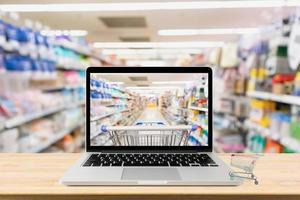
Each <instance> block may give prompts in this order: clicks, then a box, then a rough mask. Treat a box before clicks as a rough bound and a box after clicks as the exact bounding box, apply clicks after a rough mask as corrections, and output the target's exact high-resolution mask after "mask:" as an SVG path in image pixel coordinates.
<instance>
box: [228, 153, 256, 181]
mask: <svg viewBox="0 0 300 200" xmlns="http://www.w3.org/2000/svg"><path fill="white" fill-rule="evenodd" d="M258 158H259V156H258V155H255V154H254V155H252V154H251V155H247V154H232V155H231V162H230V164H231V166H232V167H236V168H238V169H241V170H243V171H231V172H230V173H229V175H230V176H232V177H239V178H243V179H250V180H253V181H254V183H255V185H257V184H258V180H257V177H256V176H255V175H254V173H253V169H254V166H255V163H256V161H257V160H258Z"/></svg>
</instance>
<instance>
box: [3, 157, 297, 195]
mask: <svg viewBox="0 0 300 200" xmlns="http://www.w3.org/2000/svg"><path fill="white" fill-rule="evenodd" d="M80 156H81V154H5V153H4V154H0V199H55V200H60V199H66V198H67V199H132V200H134V199H152V200H153V199H173V200H177V199H178V200H179V199H180V200H181V199H208V200H210V199H231V200H235V199H289V200H291V199H298V200H300V154H265V155H263V156H262V157H261V158H260V159H259V161H258V163H257V166H256V168H255V174H256V175H257V177H258V180H259V185H254V184H253V182H252V181H245V182H244V183H243V184H242V185H241V186H234V187H228V186H227V187H220V186H218V187H211V186H209V187H208V186H202V187H199V186H192V187H191V186H162V187H158V186H151V187H145V186H130V187H129V186H92V187H90V186H76V187H67V186H64V185H61V184H59V182H58V180H59V179H60V177H61V176H62V175H63V173H64V172H65V171H66V170H67V169H68V168H69V167H70V166H71V165H72V164H74V163H75V161H76V160H77V159H79V157H80ZM219 156H220V157H221V159H223V160H224V161H225V162H227V163H228V162H229V159H230V154H220V155H219Z"/></svg>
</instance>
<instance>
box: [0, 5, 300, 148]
mask: <svg viewBox="0 0 300 200" xmlns="http://www.w3.org/2000/svg"><path fill="white" fill-rule="evenodd" d="M59 4H64V5H59ZM299 7H300V1H299V0H247V1H242V0H240V1H237V0H236V1H231V0H223V1H221V0H220V1H208V0H201V1H189V2H185V1H178V0H177V1H171V0H170V1H158V0H152V1H150V0H142V1H141V0H140V1H137V0H131V1H127V0H125V1H121V0H111V1H106V0H105V1H104V0H103V1H96V0H90V1H88V3H87V1H83V0H60V1H58V0H52V1H51V0H43V1H38V0H18V1H17V0H0V11H1V13H0V152H81V151H83V150H84V136H85V133H84V125H85V117H84V105H85V68H86V67H88V66H91V65H92V66H98V67H114V66H139V67H147V66H181V67H187V66H193V67H201V66H206V65H210V66H212V67H213V70H214V88H213V90H214V102H213V104H214V105H213V107H214V112H213V113H214V117H213V118H214V120H213V124H214V144H215V149H214V150H215V151H216V152H274V153H282V152H300V70H299V63H300V54H299V52H300V9H299ZM191 81H193V80H191ZM160 86H163V87H170V85H169V84H167V83H166V84H165V85H160ZM120 88H122V84H120ZM196 88H197V87H196ZM123 89H124V90H123ZM170 90H171V87H170ZM196 90H197V89H196ZM122 91H123V93H125V94H121V95H117V96H115V97H109V96H108V97H107V96H103V101H107V100H108V99H109V98H115V99H114V100H113V101H114V102H118V101H119V102H120V101H121V102H122V98H125V97H126V98H127V97H128V95H130V93H129V92H128V91H127V90H126V88H122ZM197 91H198V92H200V93H201V92H203V91H200V90H197ZM155 95H156V96H155ZM145 98H148V99H147V102H148V103H149V105H147V106H150V107H151V103H152V104H154V105H155V104H156V102H157V101H158V100H159V99H162V98H165V97H162V96H161V94H160V93H155V92H154V93H151V95H150V96H149V95H148V97H147V95H145ZM168 99H171V100H170V102H168V101H169V100H168ZM165 100H166V102H165V105H164V107H165V108H164V111H163V112H164V115H165V116H167V117H166V118H169V119H171V121H176V119H179V118H182V117H186V116H181V115H184V114H183V113H184V112H180V111H174V110H171V109H168V106H169V105H171V104H172V102H178V104H177V105H178V107H179V108H183V107H185V108H187V110H188V112H192V113H193V119H192V120H196V121H197V118H200V117H199V116H201V115H203V113H202V112H201V110H198V111H197V109H195V108H189V107H188V106H187V105H186V104H184V102H185V101H184V99H182V95H181V96H180V95H179V94H178V92H177V93H176V92H175V93H172V94H170V95H169V96H168V98H165ZM135 103H136V104H138V103H139V104H140V102H134V101H132V102H131V106H132V107H135ZM202 103H203V102H201V99H200V100H199V99H198V100H197V105H196V106H194V107H197V106H199V104H202ZM139 106H143V105H139ZM144 106H145V105H144ZM189 109H191V110H192V111H189ZM135 110H136V112H137V113H131V114H130V116H132V118H136V117H137V116H138V115H139V114H140V113H139V112H140V110H139V109H135ZM178 110H179V109H178ZM198 115H199V116H198ZM115 117H116V116H114V114H110V115H107V116H105V117H104V119H103V118H101V119H99V120H106V121H108V122H109V121H113V120H115ZM129 119H130V118H129ZM125 122H126V123H128V121H126V120H125ZM125 122H124V123H125ZM122 123H123V122H119V124H122Z"/></svg>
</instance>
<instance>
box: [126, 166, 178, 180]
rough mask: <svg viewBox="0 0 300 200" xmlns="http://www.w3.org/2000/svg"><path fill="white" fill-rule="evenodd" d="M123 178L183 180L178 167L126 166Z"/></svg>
mask: <svg viewBox="0 0 300 200" xmlns="http://www.w3.org/2000/svg"><path fill="white" fill-rule="evenodd" d="M122 180H181V178H180V175H179V172H178V171H177V169H176V168H159V167H141V168H124V169H123V174H122Z"/></svg>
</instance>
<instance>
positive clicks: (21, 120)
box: [4, 101, 84, 129]
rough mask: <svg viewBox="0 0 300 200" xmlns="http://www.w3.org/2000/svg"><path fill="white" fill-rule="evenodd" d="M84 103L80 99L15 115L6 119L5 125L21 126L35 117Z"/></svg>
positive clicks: (7, 126)
mask: <svg viewBox="0 0 300 200" xmlns="http://www.w3.org/2000/svg"><path fill="white" fill-rule="evenodd" d="M83 104H84V101H79V102H76V103H71V104H66V105H61V106H57V107H55V108H49V109H45V110H42V111H39V112H36V113H31V114H26V115H21V116H17V117H13V118H11V119H8V120H6V121H5V122H4V126H5V128H7V129H9V128H13V127H16V126H20V125H22V124H25V123H28V122H30V121H33V120H35V119H38V118H42V117H45V116H47V115H51V114H54V113H57V112H60V111H62V110H65V109H69V108H73V107H77V106H80V105H83Z"/></svg>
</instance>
